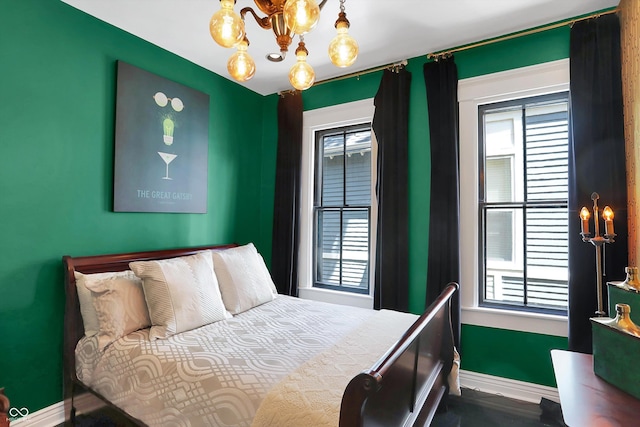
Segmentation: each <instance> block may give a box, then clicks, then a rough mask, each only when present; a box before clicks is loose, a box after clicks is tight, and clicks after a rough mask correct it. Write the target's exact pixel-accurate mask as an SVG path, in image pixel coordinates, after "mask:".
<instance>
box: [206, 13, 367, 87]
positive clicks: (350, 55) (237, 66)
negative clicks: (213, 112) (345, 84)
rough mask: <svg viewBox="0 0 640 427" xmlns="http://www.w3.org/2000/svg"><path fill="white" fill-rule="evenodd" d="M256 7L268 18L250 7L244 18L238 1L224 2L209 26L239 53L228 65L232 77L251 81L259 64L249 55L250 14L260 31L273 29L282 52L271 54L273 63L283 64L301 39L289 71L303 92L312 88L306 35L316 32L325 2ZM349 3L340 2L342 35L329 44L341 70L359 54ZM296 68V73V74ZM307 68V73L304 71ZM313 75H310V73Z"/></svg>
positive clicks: (216, 37) (223, 43)
mask: <svg viewBox="0 0 640 427" xmlns="http://www.w3.org/2000/svg"><path fill="white" fill-rule="evenodd" d="M253 1H254V3H255V5H256V7H257V8H258V9H259V10H260V11H261V12H263V13H264V14H265V15H266V16H265V17H260V16H259V15H258V14H257V13H256V12H255V11H254V10H253V8H252V7H250V6H247V7H244V8H242V9H241V10H240V15H238V14H236V13H235V12H234V10H233V9H234V6H235V4H236V1H235V0H220V10H219V11H218V12H216V13H215V14H214V15H213V16H212V17H211V21H210V23H209V31H210V32H211V36H212V37H213V39H214V40H215V41H216V43H218V44H219V45H220V46H223V47H237V48H238V52H236V53H235V54H234V55H233V56H232V57H231V58H230V59H229V62H228V63H227V68H228V70H229V74H231V76H232V77H233V78H234V79H236V80H238V81H241V82H243V81H247V80H249V79H250V78H251V77H252V76H253V73H254V72H255V63H253V59H251V57H250V56H249V55H248V53H247V47H248V45H249V40H248V39H247V38H246V32H245V16H246V14H247V13H250V14H251V15H252V16H253V18H254V19H255V21H256V23H257V24H258V26H260V28H263V29H271V30H272V31H273V33H274V35H275V38H276V42H277V44H278V46H279V48H280V51H279V53H269V54H267V55H266V57H267V59H268V60H270V61H272V62H281V61H283V60H284V59H285V56H286V53H287V52H288V50H289V46H290V45H291V43H292V41H293V37H294V36H295V35H296V34H297V35H299V36H300V43H299V44H298V48H297V49H296V63H295V64H294V65H293V67H291V69H290V70H289V77H290V80H291V83H292V85H293V86H294V87H296V88H297V89H299V90H304V89H307V88H309V87H310V86H311V85H312V84H313V82H314V81H315V73H314V71H313V68H312V67H311V66H310V65H309V64H308V63H307V56H308V54H309V51H308V50H307V49H306V47H305V45H304V38H303V37H302V36H303V35H304V34H306V33H308V32H310V31H311V30H313V29H314V28H315V26H316V24H317V23H318V21H319V19H320V11H321V9H322V8H323V7H324V5H325V4H326V3H327V0H322V1H321V2H320V3H319V4H318V2H317V0H253ZM344 4H345V0H340V13H339V14H338V20H337V21H336V23H335V28H336V30H337V33H338V35H337V36H336V37H334V39H333V40H332V41H331V43H330V45H329V57H330V58H331V62H333V63H334V64H335V65H336V66H338V67H347V66H350V65H351V64H353V63H354V62H355V59H356V57H357V54H358V45H357V43H356V42H355V40H354V39H353V38H352V37H351V36H349V34H348V31H347V30H348V28H349V26H350V23H349V21H348V20H347V18H346V12H345V6H344ZM294 69H295V72H294ZM303 69H304V72H303ZM308 73H310V74H308ZM292 75H295V76H299V77H302V76H304V79H303V80H304V82H305V85H307V84H308V86H306V87H302V86H301V85H302V81H303V80H299V79H297V78H296V83H295V84H294V80H292Z"/></svg>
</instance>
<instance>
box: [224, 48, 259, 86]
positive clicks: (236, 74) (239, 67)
mask: <svg viewBox="0 0 640 427" xmlns="http://www.w3.org/2000/svg"><path fill="white" fill-rule="evenodd" d="M248 46H249V43H248V42H247V39H246V38H245V39H244V40H243V41H241V42H240V44H239V45H238V50H237V52H236V53H234V54H233V55H231V58H229V62H227V70H228V71H229V74H231V77H233V78H234V79H235V80H236V81H239V82H246V81H247V80H249V79H250V78H251V77H253V75H254V74H255V73H256V63H255V62H254V61H253V58H252V57H251V55H249V53H247V48H248Z"/></svg>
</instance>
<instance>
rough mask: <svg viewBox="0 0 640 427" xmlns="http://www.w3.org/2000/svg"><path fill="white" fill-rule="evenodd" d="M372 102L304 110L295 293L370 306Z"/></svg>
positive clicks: (373, 212) (373, 155)
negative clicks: (298, 258) (300, 206)
mask: <svg viewBox="0 0 640 427" xmlns="http://www.w3.org/2000/svg"><path fill="white" fill-rule="evenodd" d="M372 118H373V100H371V99H368V100H364V101H356V102H351V103H348V104H341V105H336V106H332V107H326V108H320V109H317V110H310V111H305V112H304V119H303V152H302V157H303V159H302V180H301V181H302V191H301V205H302V208H301V221H300V224H301V226H300V261H299V262H300V264H299V268H298V270H299V279H300V280H299V293H300V297H301V298H309V299H316V300H321V301H328V302H336V303H342V304H348V305H355V306H360V307H367V308H371V307H373V299H372V279H373V277H372V274H373V273H372V272H373V271H374V270H373V262H374V258H375V257H374V256H373V250H372V248H374V244H375V224H376V222H375V221H376V217H377V205H376V202H375V191H374V188H373V185H374V184H373V183H374V182H375V180H374V178H375V170H376V168H375V159H376V146H375V138H373V137H372V136H373V132H372V130H371V120H372Z"/></svg>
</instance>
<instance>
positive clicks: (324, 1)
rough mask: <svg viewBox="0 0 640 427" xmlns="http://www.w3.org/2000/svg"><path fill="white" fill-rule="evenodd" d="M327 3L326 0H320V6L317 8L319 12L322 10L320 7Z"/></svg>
mask: <svg viewBox="0 0 640 427" xmlns="http://www.w3.org/2000/svg"><path fill="white" fill-rule="evenodd" d="M326 2H327V0H322V2H320V4H319V5H318V7H319V8H320V10H322V7H323V6H324V4H325V3H326Z"/></svg>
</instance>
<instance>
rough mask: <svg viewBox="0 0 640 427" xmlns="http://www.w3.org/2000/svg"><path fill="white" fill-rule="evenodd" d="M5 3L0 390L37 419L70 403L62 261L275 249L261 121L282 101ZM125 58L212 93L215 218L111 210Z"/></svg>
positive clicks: (267, 141) (123, 38) (45, 9)
mask: <svg viewBox="0 0 640 427" xmlns="http://www.w3.org/2000/svg"><path fill="white" fill-rule="evenodd" d="M7 3H10V6H9V5H8V4H7ZM3 6H4V7H3V8H2V13H0V28H2V35H1V36H0V97H1V101H0V242H1V246H2V256H1V257H0V342H1V343H2V344H0V387H2V386H4V387H6V393H7V395H8V396H9V398H10V399H11V404H12V406H15V407H26V408H28V409H29V411H31V412H34V411H37V410H39V409H41V408H43V407H46V406H49V405H51V404H54V403H56V402H59V401H60V400H61V398H62V385H61V384H62V335H63V307H64V289H63V271H62V263H61V258H62V256H63V255H67V254H68V255H89V254H98V253H113V252H123V251H136V250H148V249H160V248H170V247H180V246H196V245H204V244H211V243H224V242H239V243H244V242H248V241H254V242H255V243H256V246H257V247H258V248H259V249H260V250H264V249H267V248H268V249H269V250H270V245H271V225H270V218H271V215H272V213H271V210H272V203H273V202H272V194H273V178H272V177H271V176H270V174H272V173H273V168H274V166H271V165H269V162H272V161H273V159H274V158H275V134H276V130H275V127H274V125H272V124H263V122H262V118H263V116H265V115H266V114H265V111H268V108H272V107H273V106H275V104H274V101H273V99H274V98H275V97H262V96H260V95H257V94H255V93H253V92H251V91H248V90H246V89H244V88H242V87H241V86H239V85H236V84H234V83H231V82H229V81H228V80H226V79H224V78H222V77H220V76H217V75H215V74H213V73H211V72H209V71H206V70H204V69H203V68H201V67H198V66H196V65H194V64H192V63H190V62H188V61H186V60H184V59H182V58H179V57H177V56H175V55H173V54H170V53H168V52H166V51H164V50H162V49H160V48H158V47H156V46H154V45H151V44H149V43H146V42H144V41H142V40H140V39H138V38H136V37H133V36H131V35H130V34H128V33H125V32H123V31H120V30H118V29H116V28H114V27H112V26H110V25H107V24H105V23H103V22H102V21H99V20H96V19H94V18H92V17H90V16H89V15H86V14H84V13H82V12H80V11H77V10H76V9H73V8H71V7H70V6H68V5H66V4H64V3H62V2H60V1H52V0H49V1H41V0H20V1H15V0H13V1H11V2H6V3H5V4H3ZM117 60H122V61H125V62H128V63H130V64H132V65H135V66H137V67H140V68H143V69H145V70H147V71H150V72H152V73H155V74H158V75H160V76H162V77H165V78H168V79H170V80H174V81H176V82H178V83H181V84H184V85H186V86H189V87H192V88H194V89H196V90H199V91H202V92H205V93H207V94H209V96H210V127H209V179H208V209H207V213H206V214H152V213H114V212H112V191H113V184H112V183H113V172H112V171H113V151H114V123H115V121H114V119H115V117H114V115H115V91H116V61H117ZM237 112H241V113H242V114H241V115H240V114H238V113H237ZM267 116H268V115H267ZM247 122H251V123H256V124H257V125H256V126H246V123H247ZM263 135H264V136H263ZM263 154H264V158H266V159H269V161H268V162H267V166H265V170H264V171H263V170H262V169H261V168H262V166H263V161H262V158H263ZM263 174H264V176H263ZM270 195H271V196H270ZM269 197H271V201H270V200H269ZM257 200H260V203H259V208H258V209H256V201H257ZM263 218H266V219H263Z"/></svg>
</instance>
